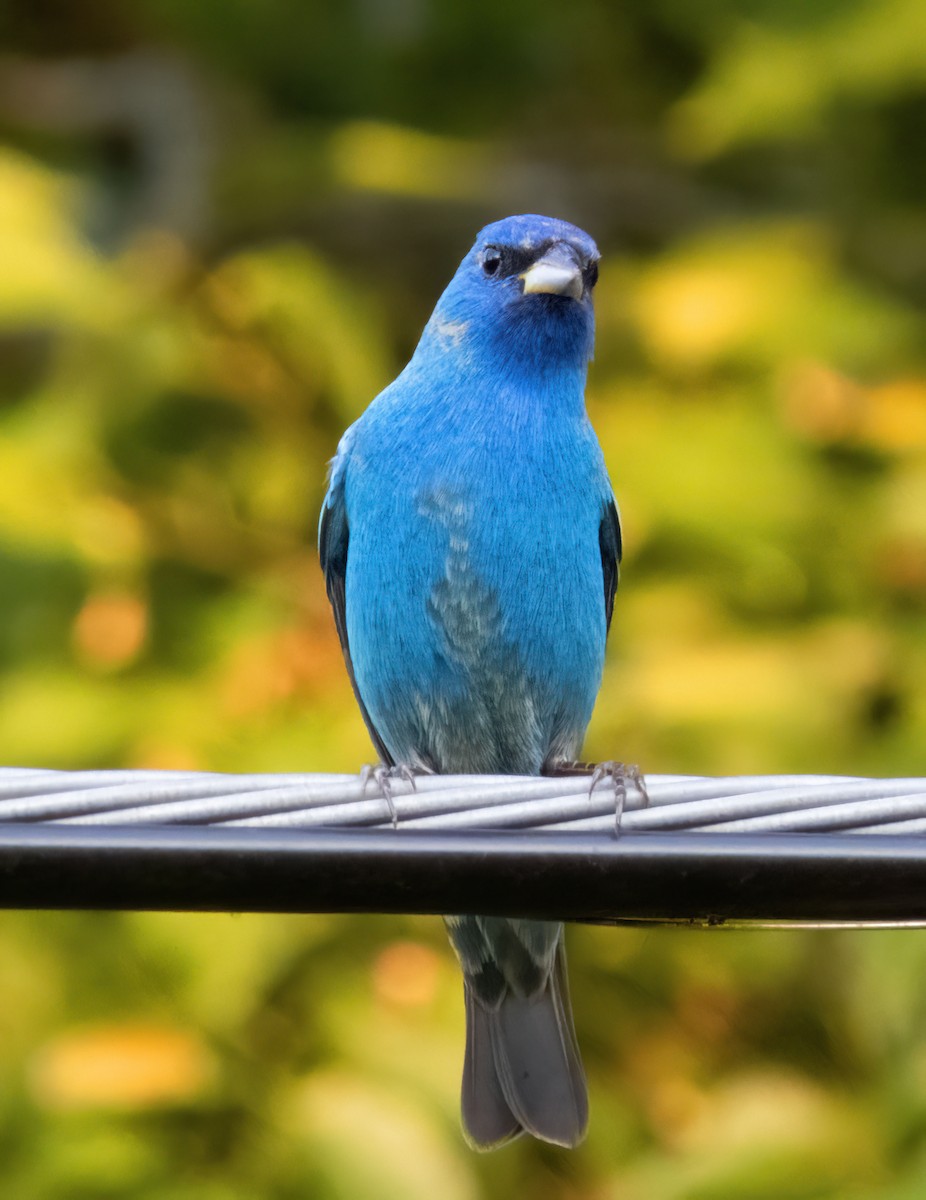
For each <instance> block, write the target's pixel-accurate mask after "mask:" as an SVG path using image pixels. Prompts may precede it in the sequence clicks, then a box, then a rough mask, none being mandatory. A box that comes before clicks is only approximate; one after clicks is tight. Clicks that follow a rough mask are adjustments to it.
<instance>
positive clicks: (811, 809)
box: [0, 768, 926, 925]
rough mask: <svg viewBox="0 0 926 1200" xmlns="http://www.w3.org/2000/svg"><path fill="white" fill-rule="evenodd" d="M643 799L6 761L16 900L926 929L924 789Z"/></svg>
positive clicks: (748, 787)
mask: <svg viewBox="0 0 926 1200" xmlns="http://www.w3.org/2000/svg"><path fill="white" fill-rule="evenodd" d="M645 784H646V792H647V796H648V803H645V798H644V796H643V794H642V792H641V791H640V790H639V789H637V788H635V787H634V786H633V784H632V783H627V785H626V795H625V797H624V804H623V813H622V816H621V818H620V823H619V824H620V830H619V832H620V836H616V834H617V832H618V831H617V828H616V826H617V820H616V808H617V806H616V799H617V794H616V789H615V785H614V784H613V782H612V781H611V780H609V779H607V778H606V779H604V780H602V781H601V782H599V783H598V784H597V786H595V787H594V788H593V789H591V790H590V787H589V779H588V777H582V776H575V777H567V778H555V779H548V778H530V777H520V776H422V777H419V778H417V779H416V780H415V781H414V784H412V783H410V782H408V781H406V780H403V779H393V780H390V781H389V793H390V795H389V796H388V798H387V797H386V796H384V795H383V793H382V790H381V788H380V786H379V783H378V781H377V780H376V779H375V778H374V777H372V776H370V775H369V774H366V775H360V776H358V775H296V774H279V775H221V774H206V773H199V772H176V771H83V772H80V771H78V772H68V771H47V770H40V769H31V768H8V769H5V770H0V906H4V907H33V908H37V907H41V908H57V907H67V908H171V909H191V910H192V909H212V910H227V909H232V910H236V911H286V912H312V911H328V912H331V911H371V912H377V911H378V912H438V913H439V912H466V911H479V912H484V913H508V914H511V915H515V914H516V915H521V916H548V917H559V918H564V919H571V920H586V921H673V922H686V923H707V924H729V923H734V924H740V923H744V922H759V923H770V922H776V923H780V922H785V923H788V924H803V923H810V924H821V923H823V924H852V925H855V924H865V925H884V924H892V925H897V924H904V925H916V924H921V923H926V779H923V778H908V779H865V778H858V777H839V776H816V775H805V776H736V777H720V778H711V777H704V776H679V775H647V776H646V780H645ZM643 835H645V836H643Z"/></svg>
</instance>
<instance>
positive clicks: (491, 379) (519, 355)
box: [319, 216, 620, 1146]
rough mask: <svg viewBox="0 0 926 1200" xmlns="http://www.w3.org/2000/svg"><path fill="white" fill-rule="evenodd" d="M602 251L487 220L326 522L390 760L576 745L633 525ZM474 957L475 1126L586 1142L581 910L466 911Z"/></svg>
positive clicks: (478, 768) (349, 467) (474, 758)
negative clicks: (611, 379) (623, 525)
mask: <svg viewBox="0 0 926 1200" xmlns="http://www.w3.org/2000/svg"><path fill="white" fill-rule="evenodd" d="M597 262H598V251H597V248H596V247H595V244H594V242H593V241H592V240H591V239H590V238H589V237H588V235H587V234H585V233H583V232H582V231H581V230H579V229H577V228H576V227H575V226H573V225H569V224H567V223H566V222H563V221H557V220H553V219H551V218H547V217H539V216H521V217H511V218H508V219H507V220H504V221H499V222H497V223H495V224H493V225H490V226H488V227H487V228H486V229H484V230H482V232H481V233H480V234H479V236H478V238H477V240H476V243H475V245H474V246H473V248H472V250H471V251H470V252H469V254H468V255H467V256H466V258H464V260H463V262H462V264H461V265H460V267H459V269H458V270H457V273H456V274H455V276H454V277H453V279H452V280H451V282H450V284H449V286H448V287H447V289H446V291H445V292H444V294H443V296H442V297H441V298H440V300H439V302H438V304H437V307H436V309H435V310H434V313H433V315H432V317H431V319H430V320H429V322H428V324H427V326H426V328H425V330H424V333H423V335H422V338H421V341H420V343H419V345H418V347H417V349H416V351H415V353H414V356H413V357H412V360H411V362H410V363H409V364H408V366H407V367H406V368H405V370H404V371H403V372H402V373H401V375H399V377H398V378H397V379H396V380H395V382H394V383H392V384H391V385H390V386H389V387H388V388H386V389H385V391H383V392H382V393H381V394H380V395H379V396H378V397H377V398H376V399H375V400H374V401H373V403H372V404H371V405H370V407H369V408H368V409H367V411H366V412H365V413H364V414H363V416H362V417H361V418H360V419H359V420H358V421H357V422H356V423H355V424H354V425H352V426H351V428H350V429H349V430H348V431H347V432H346V433H345V435H344V437H343V438H342V440H341V444H340V446H339V447H338V453H337V456H336V458H335V459H334V462H333V464H332V469H331V478H330V486H329V490H328V495H327V496H326V499H325V503H324V506H323V510H322V518H321V525H320V531H319V544H320V552H321V558H322V565H323V567H324V570H325V574H326V578H327V583H328V592H329V596H330V597H331V600H332V605H333V608H334V612H335V619H336V621H337V625H338V632H339V635H340V638H341V643H342V646H343V648H344V653H345V659H346V661H347V665H348V670H349V671H350V673H351V680H352V683H353V685H354V690H355V692H356V694H357V697H358V700H359V702H360V705H361V708H362V710H363V713H364V718H365V720H366V723H367V726H368V728H369V730H370V733H371V736H372V737H373V740H374V742H375V743H376V746H377V749H378V751H379V753H380V755H381V756H382V758H383V761H384V762H386V763H387V764H389V765H403V766H410V767H412V768H414V769H417V770H426V771H437V772H491V773H518V774H522V773H523V774H536V773H538V772H540V771H541V770H542V769H543V768H544V767H545V766H549V765H550V764H551V763H553V762H554V761H556V760H559V759H567V760H568V759H573V758H575V757H576V755H577V754H578V751H579V747H580V745H581V741H582V737H583V735H584V732H585V728H586V726H587V724H588V721H589V718H590V716H591V712H592V706H593V704H594V701H595V697H596V695H597V692H598V688H599V684H600V681H601V671H602V665H603V661H604V648H605V639H606V636H607V628H608V624H609V622H610V616H611V606H612V603H613V596H614V589H615V587H616V584H617V570H618V562H619V558H620V528H619V524H618V520H617V511H616V508H615V506H614V500H613V496H612V493H611V487H610V483H609V481H608V477H607V472H606V470H605V466H604V461H603V458H602V455H601V450H600V448H599V446H598V442H597V440H596V438H595V435H594V432H593V430H592V428H591V425H590V424H589V422H588V418H587V416H586V413H585V403H584V387H585V375H586V368H587V364H588V361H589V359H590V357H591V352H592V346H593V338H594V315H593V309H592V298H591V293H592V289H593V287H594V283H595V280H596V278H597ZM448 928H449V930H450V934H451V938H452V940H453V942H454V945H455V947H456V949H457V952H458V955H459V956H460V959H461V962H462V965H463V969H464V975H465V977H466V996H467V1019H468V1035H467V1055H466V1064H465V1067H464V1084H463V1114H464V1121H465V1124H466V1126H467V1130H468V1134H469V1136H470V1139H471V1140H472V1141H473V1143H474V1144H477V1145H480V1146H489V1145H495V1144H498V1143H500V1142H502V1141H505V1140H507V1139H508V1138H509V1137H511V1136H514V1135H515V1134H517V1133H518V1132H520V1131H521V1130H527V1131H528V1132H531V1133H533V1134H535V1136H538V1137H542V1138H545V1139H546V1140H550V1141H554V1142H558V1143H560V1144H564V1145H574V1144H575V1143H576V1142H577V1141H578V1140H580V1138H581V1136H582V1134H583V1132H584V1128H585V1122H586V1111H587V1105H586V1099H585V1083H584V1077H583V1075H582V1068H581V1063H580V1061H579V1058H578V1052H577V1050H576V1047H575V1040H574V1035H573V1033H572V1021H571V1015H570V1013H569V1005H568V995H567V992H566V984H565V971H564V960H563V954H562V946H561V927H560V926H559V925H554V924H550V923H543V922H536V921H509V920H503V919H500V918H493V919H488V918H485V919H484V918H478V917H460V918H448Z"/></svg>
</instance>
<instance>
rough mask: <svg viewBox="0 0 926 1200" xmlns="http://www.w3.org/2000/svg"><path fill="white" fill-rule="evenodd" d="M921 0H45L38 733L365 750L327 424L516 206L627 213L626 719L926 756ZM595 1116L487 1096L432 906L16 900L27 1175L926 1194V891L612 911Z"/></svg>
mask: <svg viewBox="0 0 926 1200" xmlns="http://www.w3.org/2000/svg"><path fill="white" fill-rule="evenodd" d="M924 42H926V7H924V6H923V5H922V4H921V3H919V2H918V0H841V2H839V3H836V2H835V0H801V2H800V3H798V2H796V0H736V2H734V0H700V2H699V3H698V4H687V3H684V2H683V0H625V3H623V4H621V5H619V6H618V5H609V4H606V3H604V2H596V0H578V2H577V3H574V4H571V5H569V6H568V7H566V6H563V5H557V4H554V3H551V2H549V0H531V3H529V4H528V3H526V2H525V0H516V2H514V3H511V4H507V5H499V4H496V3H493V4H489V3H485V2H483V0H477V2H475V3H470V4H467V5H462V4H454V3H451V4H437V3H435V2H434V0H401V2H394V0H354V2H353V3H350V4H345V5H341V6H337V7H335V6H328V5H323V4H321V3H318V2H305V0H263V2H262V3H260V4H258V3H256V2H254V0H225V2H224V3H222V4H218V3H215V2H211V3H210V2H206V0H202V2H200V3H197V4H180V3H176V2H172V0H136V3H133V4H125V3H123V2H120V0H85V3H82V4H81V5H79V6H73V5H69V4H66V3H63V2H62V0H43V2H42V3H40V4H36V3H30V4H26V3H24V2H23V0H18V2H13V0H0V48H2V58H0V614H2V620H0V760H2V761H3V762H6V763H9V764H22V765H32V766H39V765H48V766H61V767H65V766H66V767H103V766H120V765H128V766H149V767H191V768H208V769H223V770H239V769H241V770H245V769H246V770H252V771H259V770H274V771H283V770H353V769H356V768H357V767H358V766H359V765H360V764H361V763H362V762H364V761H366V760H368V759H369V758H370V755H371V750H370V748H369V746H368V744H367V741H366V738H365V734H364V731H363V727H362V724H361V721H360V718H359V716H358V714H357V711H356V707H355V705H354V703H353V700H352V697H351V695H350V689H349V686H348V683H347V680H346V677H345V675H344V671H343V668H342V666H341V661H340V653H339V648H338V645H337V640H336V637H335V634H334V630H333V626H332V622H331V620H330V616H329V613H328V610H327V603H326V600H325V597H324V592H323V587H322V581H321V577H320V572H319V571H318V568H317V565H316V562H315V557H314V550H313V546H312V542H313V528H314V524H315V519H316V514H317V510H318V505H319V501H320V499H321V495H322V491H323V487H324V474H325V462H326V460H327V459H328V458H329V457H330V455H331V454H332V452H333V450H334V447H335V445H336V442H337V438H338V436H339V434H340V432H341V430H342V429H343V428H344V427H345V426H346V425H347V424H348V423H349V422H350V421H351V420H352V419H353V418H354V417H355V416H356V415H357V414H358V413H359V412H360V411H361V410H362V408H363V407H364V405H365V404H366V403H367V402H368V401H369V399H370V398H371V397H372V396H373V395H374V394H375V393H376V392H377V390H378V389H379V388H380V387H381V386H382V385H383V384H385V383H386V382H387V381H388V380H389V379H390V378H391V377H392V376H393V375H394V374H395V373H396V371H397V370H398V369H399V367H400V366H401V365H402V363H403V361H404V360H405V358H406V357H407V355H408V353H409V351H410V349H411V347H412V346H413V345H414V342H415V339H416V336H417V332H418V330H419V329H420V326H421V324H422V322H423V320H424V319H425V317H426V316H427V313H428V312H429V311H430V308H431V306H432V305H433V302H434V300H435V298H436V296H437V294H438V293H439V291H440V289H441V287H442V286H443V284H444V283H445V282H446V280H447V279H448V278H449V275H450V274H451V272H452V271H453V269H454V267H455V266H456V263H457V262H458V260H459V258H460V257H461V255H462V254H463V252H464V251H465V249H466V248H467V246H468V245H469V242H470V239H471V237H472V235H473V233H474V232H475V230H476V229H477V228H478V227H479V226H480V225H481V224H482V223H484V222H485V221H487V220H490V219H494V218H497V217H499V216H502V215H505V214H506V213H508V212H514V211H540V212H552V213H554V214H556V215H559V216H563V217H566V218H569V219H572V220H574V221H576V222H578V223H579V224H582V225H584V226H586V227H587V228H588V229H589V230H590V231H591V232H592V233H593V234H594V235H595V236H596V237H597V238H598V240H599V243H600V245H601V247H602V249H603V251H604V254H605V263H604V270H603V273H602V281H601V284H600V288H599V299H598V312H599V330H600V332H599V340H598V357H597V362H596V364H595V366H594V368H593V371H592V374H591V379H590V386H589V407H590V409H591V412H592V416H593V419H594V421H595V424H596V426H597V428H598V430H599V433H600V436H601V440H602V442H603V445H604V448H605V452H606V456H607V458H608V462H609V464H610V468H611V472H612V476H613V480H614V483H615V488H616V491H617V494H618V497H619V499H620V502H621V506H622V510H623V514H624V522H625V533H626V547H627V554H626V559H625V568H624V572H623V582H622V588H621V592H620V595H619V597H618V604H617V608H616V612H615V622H614V629H613V636H612V646H611V660H610V662H609V665H608V671H607V676H606V679H605V684H604V687H603V691H602V696H601V699H600V702H599V705H598V709H597V711H596V715H595V719H594V722H593V726H592V729H591V731H590V735H589V740H588V744H587V752H588V755H589V756H590V757H612V756H619V757H621V758H624V759H627V760H631V761H637V762H639V763H641V764H642V765H643V767H644V769H647V770H651V771H681V772H692V773H695V772H718V773H728V772H729V773H732V772H740V771H744V772H777V771H802V772H803V771H807V772H814V771H819V772H837V773H848V774H852V773H873V774H885V775H913V774H926V748H924V747H926V688H924V685H923V680H924V678H926V625H924V600H926V362H924V351H923V345H924V336H923V335H924V331H926V320H924V314H923V301H924V299H926V210H924V207H923V192H924V186H926V170H924V166H923V164H924V161H926V160H924V157H923V153H922V151H923V141H922V134H923V128H924V117H926V58H924V55H923V45H924ZM569 945H570V956H571V961H572V977H573V988H574V1001H575V1007H576V1010H577V1021H578V1026H579V1036H580V1041H581V1042H582V1045H583V1047H584V1050H585V1057H586V1062H587V1065H588V1068H589V1073H590V1080H591V1090H592V1105H593V1116H592V1126H591V1132H590V1136H589V1139H588V1141H587V1143H586V1144H585V1145H584V1146H583V1148H582V1149H581V1150H579V1151H577V1152H574V1153H571V1154H567V1153H561V1152H559V1151H556V1150H553V1149H551V1148H549V1147H542V1146H538V1145H534V1144H530V1143H519V1144H517V1145H516V1146H514V1147H513V1148H511V1149H509V1150H506V1151H504V1152H502V1153H499V1154H497V1155H494V1156H490V1157H486V1158H480V1157H476V1156H474V1155H472V1154H471V1153H470V1152H469V1151H468V1150H467V1149H466V1148H465V1146H464V1144H463V1142H462V1139H461V1137H460V1134H459V1130H458V1120H457V1089H458V1086H459V1067H460V1061H461V1057H462V1033H463V1025H462V1011H461V1009H462V1005H461V989H460V981H459V978H458V972H457V969H456V966H455V963H454V962H453V961H452V957H451V954H450V951H449V949H448V947H447V946H446V943H445V940H444V936H443V932H442V930H441V929H440V927H439V923H438V922H436V921H433V920H424V919H398V918H384V917H373V916H371V917H368V918H355V917H323V918H322V917H318V918H272V917H242V916H238V917H233V916H228V917H220V916H214V917H192V916H180V915H178V916H171V915H151V914H95V915H94V914H80V913H74V914H6V915H4V916H3V918H2V920H0V996H2V997H3V1003H2V1004H0V1181H2V1186H3V1191H4V1195H8V1196H11V1197H15V1198H16V1200H51V1198H55V1200H57V1198H58V1197H62V1196H66V1197H68V1198H69V1200H70V1198H75V1200H81V1198H84V1197H85V1198H86V1200H107V1198H110V1197H111V1198H114V1200H115V1198H117V1197H120V1198H121V1197H132V1198H136V1197H137V1198H138V1200H255V1198H258V1200H264V1198H266V1200H289V1198H293V1200H295V1198H296V1197H300V1198H301V1197H307V1196H312V1197H316V1196H317V1197H320V1198H328V1197H331V1198H335V1200H341V1198H344V1200H356V1198H357V1197H369V1198H370V1200H379V1198H382V1200H389V1198H391V1197H397V1198H398V1197H402V1200H419V1198H421V1200H430V1198H431V1197H433V1196H442V1197H448V1198H449V1200H471V1198H475V1197H483V1196H484V1197H489V1198H493V1197H502V1196H511V1195H529V1196H531V1197H537V1198H538V1200H544V1198H551V1200H552V1198H554V1197H555V1198H562V1200H578V1198H579V1197H582V1198H584V1200H604V1198H605V1197H615V1198H616V1197H620V1198H621V1200H724V1198H726V1197H729V1198H730V1200H744V1198H745V1200H805V1198H806V1200H811V1198H817V1197H834V1198H835V1197H845V1196H848V1195H851V1196H853V1197H857V1198H859V1200H914V1198H918V1197H920V1196H921V1195H922V1194H923V1188H924V1184H923V1177H924V1172H926V1036H924V1035H926V993H924V988H923V984H922V977H923V973H924V969H926V940H924V938H923V936H922V935H921V934H918V933H904V932H890V933H872V932H868V933H854V934H853V933H820V932H816V933H815V932H804V933H794V932H776V933H767V932H763V933H749V934H746V933H703V932H695V931H652V932H642V931H637V930H605V929H588V928H577V929H575V930H572V931H571V932H570V941H569Z"/></svg>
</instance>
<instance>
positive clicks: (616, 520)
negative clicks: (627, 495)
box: [598, 496, 622, 630]
mask: <svg viewBox="0 0 926 1200" xmlns="http://www.w3.org/2000/svg"><path fill="white" fill-rule="evenodd" d="M598 546H599V549H600V550H601V571H602V574H603V576H604V612H605V619H606V621H607V628H608V629H609V630H610V628H611V614H612V613H613V612H614V593H615V592H616V591H617V581H618V577H619V576H620V562H621V551H622V543H621V521H620V517H619V516H618V515H617V505H616V504H615V503H614V498H613V496H612V497H611V499H609V500H608V502H607V503H606V504H605V507H604V512H603V513H602V516H601V524H600V525H599V526H598Z"/></svg>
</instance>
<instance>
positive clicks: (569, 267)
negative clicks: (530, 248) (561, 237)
mask: <svg viewBox="0 0 926 1200" xmlns="http://www.w3.org/2000/svg"><path fill="white" fill-rule="evenodd" d="M520 278H521V280H522V282H523V284H524V294H525V296H526V295H529V294H531V293H534V294H538V293H539V294H546V295H548V296H571V297H572V299H573V300H581V299H582V294H583V292H584V291H585V284H584V283H583V280H582V270H581V268H580V266H579V264H578V263H577V262H576V259H575V255H574V254H573V252H572V250H571V249H570V248H569V247H568V246H565V245H563V244H562V243H559V244H557V245H555V246H551V247H550V249H549V250H548V251H547V252H546V254H545V255H544V256H543V258H538V259H537V261H536V262H535V263H532V264H531V265H530V266H529V267H528V268H527V270H526V271H525V272H524V274H523V275H521V276H520Z"/></svg>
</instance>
